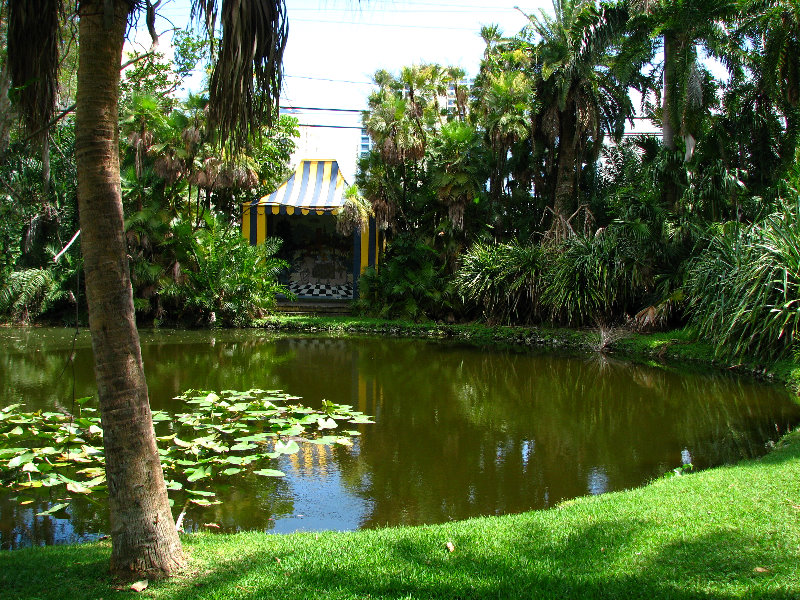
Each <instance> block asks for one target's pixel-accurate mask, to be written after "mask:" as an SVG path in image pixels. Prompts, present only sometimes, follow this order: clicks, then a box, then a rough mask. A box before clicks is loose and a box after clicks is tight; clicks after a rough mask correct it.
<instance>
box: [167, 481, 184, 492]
mask: <svg viewBox="0 0 800 600" xmlns="http://www.w3.org/2000/svg"><path fill="white" fill-rule="evenodd" d="M165 483H166V486H167V489H168V490H172V491H177V490H182V489H183V484H182V483H181V482H180V481H167V482H165Z"/></svg>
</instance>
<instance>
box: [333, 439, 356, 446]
mask: <svg viewBox="0 0 800 600" xmlns="http://www.w3.org/2000/svg"><path fill="white" fill-rule="evenodd" d="M336 443H337V444H339V445H340V446H352V445H353V442H351V441H350V440H349V439H348V438H346V437H342V438H338V439H337V440H336Z"/></svg>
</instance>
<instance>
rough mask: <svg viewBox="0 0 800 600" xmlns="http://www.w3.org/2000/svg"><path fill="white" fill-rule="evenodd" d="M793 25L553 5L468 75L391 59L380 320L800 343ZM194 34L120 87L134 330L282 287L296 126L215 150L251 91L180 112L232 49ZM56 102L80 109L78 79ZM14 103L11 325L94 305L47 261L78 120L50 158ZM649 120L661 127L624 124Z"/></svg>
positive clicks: (490, 43)
mask: <svg viewBox="0 0 800 600" xmlns="http://www.w3.org/2000/svg"><path fill="white" fill-rule="evenodd" d="M798 14H799V13H798V10H797V6H796V3H793V2H787V1H785V0H769V1H762V0H758V1H757V0H739V1H736V0H719V1H717V0H715V1H714V2H702V1H699V0H681V1H679V2H666V1H661V0H630V1H622V0H619V1H608V2H595V1H591V0H554V1H553V3H552V8H550V7H548V9H547V10H540V11H537V12H535V13H533V14H531V15H528V24H527V25H526V27H524V28H523V29H522V30H521V31H519V32H514V33H512V34H511V35H505V34H504V33H503V32H502V31H500V30H499V28H498V27H496V26H492V25H489V26H485V27H484V28H483V29H482V30H481V31H480V35H481V37H482V38H483V40H484V42H485V49H484V51H483V55H482V56H481V57H479V58H480V67H479V70H478V72H477V73H476V74H475V76H474V78H472V79H468V78H467V74H466V73H465V72H464V71H463V70H462V69H459V68H455V67H450V66H446V65H440V64H436V63H424V64H419V65H411V66H407V67H404V68H402V69H401V70H400V71H399V72H397V73H389V72H387V71H385V70H381V71H378V72H377V73H376V74H375V76H374V81H375V88H374V90H373V92H372V94H371V95H370V97H369V99H368V106H367V110H366V111H365V113H364V116H363V124H364V127H365V128H366V130H367V132H368V133H369V135H370V136H371V138H372V142H373V144H372V151H371V152H369V153H368V154H366V155H365V156H363V157H362V158H361V159H360V162H359V171H358V174H357V177H356V183H357V187H356V188H353V189H352V190H350V191H349V192H348V198H349V200H348V203H347V205H346V209H345V210H344V211H342V214H341V215H340V216H339V220H338V224H337V227H338V228H339V229H340V231H341V232H343V233H349V232H352V231H354V230H355V229H357V228H361V227H362V226H363V223H364V222H365V221H366V220H367V219H370V218H374V219H375V222H376V223H377V225H378V226H379V227H380V228H381V229H383V230H384V232H385V237H386V240H387V241H388V244H387V246H386V249H385V252H384V255H383V256H382V259H381V261H380V262H381V266H380V268H379V269H377V270H372V269H370V270H368V271H367V273H366V274H365V275H364V277H363V278H362V280H361V283H360V297H361V299H360V301H359V303H358V306H359V308H360V309H361V310H362V311H364V312H368V313H372V314H375V315H382V316H401V317H405V318H409V319H414V320H426V319H448V320H452V319H456V320H458V319H465V320H466V319H474V318H481V319H486V320H489V321H492V322H503V323H512V324H513V323H539V322H551V323H559V324H567V325H572V326H594V325H596V324H603V325H620V324H628V325H630V326H634V327H637V328H652V327H666V326H671V325H681V324H686V323H691V324H692V325H693V326H694V327H695V329H696V331H697V332H698V335H703V336H706V337H709V338H710V339H712V340H713V341H714V342H715V343H716V345H717V347H718V349H719V352H720V353H721V354H728V355H735V356H737V357H744V356H746V355H748V354H752V353H755V354H758V355H760V356H762V357H764V358H768V359H773V358H776V357H783V356H790V355H792V344H793V341H792V340H793V335H794V334H793V329H792V327H793V325H792V323H793V320H792V318H791V317H790V316H789V313H790V312H791V306H793V305H792V304H791V301H792V298H791V295H792V293H793V292H792V291H791V290H792V288H791V285H790V283H789V282H790V280H791V277H790V275H791V273H792V271H791V263H790V262H786V261H790V255H789V254H787V252H788V250H787V249H789V248H790V246H789V245H788V242H787V243H786V245H784V246H783V248H784V250H786V251H784V250H779V247H780V246H779V244H778V240H779V239H790V237H789V235H790V231H789V230H790V227H789V226H790V223H791V220H789V219H788V218H787V217H786V216H785V215H787V214H792V211H793V210H794V208H793V207H794V204H793V203H794V202H795V200H794V198H795V196H794V192H793V191H792V190H793V189H796V188H797V186H798V181H800V168H798V166H797V164H798V148H799V147H800V91H798V90H799V89H800V88H798V85H800V83H798V82H800V75H798V73H800V70H799V69H800V67H799V66H798V58H797V57H798V56H800V51H798V48H800V40H799V39H798V31H800V27H798V23H800V16H798ZM276 23H277V21H276ZM61 26H62V27H63V28H64V31H65V32H68V31H71V30H70V27H74V23H73V22H72V21H71V20H69V19H67V21H66V22H65V23H63V24H62V25H61ZM274 33H275V35H276V36H277V38H276V39H278V40H280V39H281V36H282V35H283V34H284V33H285V32H283V31H280V30H276V31H275V32H274ZM64 37H65V39H67V38H68V37H69V36H68V35H66V34H65V36H64ZM176 39H177V46H176V55H175V58H174V60H173V61H167V60H165V59H164V57H163V56H160V55H158V53H153V54H152V55H150V54H148V55H147V56H145V57H130V58H131V59H132V60H133V61H134V62H133V63H132V64H131V65H130V66H129V67H128V68H127V69H126V71H125V77H124V78H123V81H122V83H121V88H120V89H121V98H122V106H121V111H120V132H121V140H122V150H121V156H120V159H121V171H122V173H121V174H122V189H123V196H124V203H125V210H126V216H127V218H126V227H127V241H128V247H129V256H130V262H131V271H132V280H133V285H134V297H135V302H136V308H137V318H138V319H139V320H140V321H142V322H154V323H164V322H182V323H185V324H188V325H192V326H196V325H209V324H211V323H212V322H213V323H215V324H219V325H240V324H243V323H245V322H246V321H247V320H249V319H252V318H253V317H255V316H258V315H260V314H263V312H264V311H267V310H269V309H270V306H271V304H272V302H273V299H274V296H275V294H276V293H280V292H281V291H282V290H281V289H280V288H279V287H278V286H277V285H276V283H275V281H276V279H275V274H276V273H277V270H278V269H279V268H280V266H281V264H280V263H279V262H277V261H276V260H275V259H274V258H273V257H274V253H275V251H276V246H275V243H274V242H271V243H268V244H267V245H266V246H265V247H264V248H262V249H252V248H248V247H247V246H246V244H242V243H239V242H238V241H237V238H236V234H235V231H236V216H237V212H238V211H237V209H236V207H237V206H238V204H239V202H240V200H241V198H242V197H243V196H244V195H246V194H258V193H263V192H266V191H268V190H269V189H270V188H272V187H274V186H275V184H276V183H278V182H279V181H280V180H281V179H282V178H283V177H284V176H285V174H286V166H287V163H288V159H289V156H290V155H291V152H292V150H293V147H294V145H293V137H294V136H296V134H297V123H296V121H294V120H292V119H289V118H288V117H284V116H279V115H277V114H275V113H274V112H261V113H260V114H261V120H260V121H259V123H260V127H259V128H258V129H259V131H256V130H255V129H252V128H250V129H248V128H247V127H245V128H244V130H246V131H249V137H247V139H246V143H243V144H242V143H237V144H235V146H236V149H234V147H233V146H232V145H231V144H223V145H224V146H225V148H224V149H223V150H222V151H220V150H219V149H218V146H216V145H215V143H216V142H219V141H221V139H222V138H230V136H231V135H233V134H232V132H233V129H234V128H235V127H234V126H235V125H236V124H235V123H232V122H228V123H219V124H220V125H221V126H222V127H223V129H224V132H223V133H221V134H220V135H218V132H217V130H216V128H215V126H210V123H211V122H217V121H215V119H217V115H216V114H211V113H209V110H208V106H209V97H210V95H211V94H216V96H215V98H218V97H220V96H219V95H220V94H222V96H225V95H226V94H230V90H227V88H224V83H225V82H224V81H222V79H221V78H220V77H219V76H216V78H212V81H210V82H209V90H210V92H209V93H208V94H201V95H197V96H193V95H190V96H188V98H186V99H185V100H182V101H181V100H178V99H177V96H176V95H175V94H174V93H173V92H174V91H175V90H177V89H178V88H179V87H180V85H181V84H182V78H183V77H184V76H185V75H186V74H187V73H189V72H190V71H191V70H192V68H193V67H194V66H195V65H196V64H198V62H199V63H203V61H206V60H207V59H208V56H209V53H210V51H211V48H210V46H209V45H208V42H205V41H202V40H201V39H200V38H198V37H195V36H194V35H192V34H189V33H184V34H180V35H178V36H177V38H176ZM224 52H225V51H224V49H223V54H224ZM72 55H74V50H73V51H72V53H71V54H70V52H66V57H65V59H64V60H67V61H69V60H73V61H74V57H73V59H70V58H69V57H70V56H72ZM0 60H3V61H4V60H5V55H4V54H0ZM227 60H229V61H231V62H229V63H228V64H229V66H230V67H231V68H232V69H238V68H239V66H240V65H239V64H238V63H237V62H236V59H235V57H234V56H229V57H228V59H227ZM260 65H261V66H260V67H259V68H260V69H261V71H259V73H258V77H259V79H260V80H261V81H262V82H268V83H270V82H271V83H274V82H275V77H276V76H277V75H278V74H277V73H276V72H273V71H270V70H269V68H268V67H267V65H266V63H265V62H264V61H262V62H261V63H260ZM4 77H7V75H4ZM0 83H3V82H2V81H0ZM6 83H7V81H6ZM0 88H2V86H0ZM61 89H62V90H63V91H62V95H63V96H64V98H63V101H64V103H67V102H69V101H70V99H71V97H72V94H73V91H74V85H71V84H70V82H69V81H67V80H65V81H64V82H62V85H61ZM12 91H13V90H12ZM0 96H2V97H0V109H2V110H0V112H2V114H0V117H2V118H0V134H1V135H0V152H2V153H3V156H4V158H5V160H4V161H3V162H2V167H0V178H1V180H0V233H1V234H2V235H1V236H0V283H1V284H2V293H1V294H0V311H2V314H3V315H4V317H5V318H7V319H12V320H22V321H24V320H31V319H35V318H43V317H44V318H51V319H56V320H58V319H60V318H61V317H62V315H63V314H65V313H66V312H67V311H69V313H70V314H71V313H72V312H73V311H74V308H75V306H76V303H77V305H78V306H79V307H83V304H82V302H83V300H82V287H81V285H80V281H79V278H78V277H77V276H76V274H77V269H78V266H79V263H78V260H77V258H76V257H77V256H78V254H77V252H78V247H77V244H76V246H75V247H73V248H72V249H71V250H70V251H69V252H68V253H67V254H66V255H65V257H64V258H62V259H61V263H60V264H57V265H53V264H51V262H50V261H51V258H52V256H53V254H54V251H57V250H58V249H60V248H61V247H63V246H64V245H65V243H66V241H67V240H68V239H70V237H71V236H72V234H73V233H74V232H75V231H76V229H77V211H76V203H75V198H76V190H75V186H74V180H75V178H74V173H75V163H74V159H73V158H72V157H73V156H74V124H73V122H72V121H71V120H70V118H69V117H67V118H66V119H62V120H61V121H59V123H58V124H57V125H56V126H54V127H52V128H51V129H50V132H49V135H48V136H47V144H45V145H42V144H38V142H37V143H34V144H31V143H30V142H32V141H33V140H28V139H27V138H26V134H24V133H22V131H21V130H19V129H18V128H17V127H16V126H14V125H13V124H11V123H12V120H9V118H8V117H9V115H10V116H14V114H15V111H17V110H18V108H19V107H21V106H22V105H21V104H20V103H24V102H26V101H27V100H26V99H25V98H27V96H25V95H24V94H23V95H20V96H16V95H15V94H14V93H11V94H10V95H6V96H3V95H2V94H0ZM234 100H235V99H234V98H231V101H234ZM253 100H254V101H255V105H254V106H255V107H256V108H258V107H260V108H264V106H262V104H263V103H262V102H261V101H260V100H259V99H258V98H257V97H256V96H253ZM6 101H7V102H6ZM15 103H17V104H15ZM256 105H257V106H256ZM4 107H5V108H4ZM3 111H5V112H3ZM648 121H649V122H650V123H652V124H653V125H654V126H655V128H656V130H657V131H659V132H660V135H652V134H651V135H626V132H628V134H630V132H631V131H632V128H633V130H635V128H634V127H633V126H634V125H640V124H641V123H642V122H648ZM239 129H241V128H239ZM235 135H236V136H239V137H236V139H235V140H234V141H236V142H241V141H242V139H241V136H240V135H239V133H236V134H235ZM37 144H38V145H37ZM787 207H788V208H787ZM56 246H57V247H56ZM234 264H239V265H248V267H247V268H246V269H240V270H238V271H237V269H236V268H234V267H233V265H234ZM732 265H740V266H741V270H739V271H736V273H740V274H741V276H734V271H731V270H727V271H726V270H724V269H734V266H732ZM770 265H771V266H770ZM745 267H747V269H751V270H752V269H756V268H757V267H758V268H759V269H760V270H759V271H758V272H757V273H756V272H751V271H747V274H746V275H745ZM245 270H246V271H249V272H252V273H258V276H257V277H253V278H251V279H248V278H247V276H246V274H243V271H245ZM781 272H785V273H786V274H787V275H786V277H785V278H784V279H785V280H786V282H787V283H780V282H783V281H784V280H783V279H781V278H780V277H779V275H780V273H781ZM747 277H749V278H750V279H749V280H747ZM758 278H760V279H758ZM757 279H758V280H759V281H761V283H760V284H759V285H758V286H755V287H753V286H754V285H755V284H754V283H753V282H755V281H756V280H757ZM737 281H738V282H739V284H737V283H736V282H737ZM748 281H749V283H748ZM714 282H716V283H714ZM776 282H779V283H776ZM723 285H724V290H723V289H722V288H721V287H720V286H723ZM712 290H714V291H713V292H712ZM722 298H724V299H725V301H724V302H725V303H724V306H725V307H726V309H724V310H723V309H722V308H720V307H721V306H722V300H721V299H722ZM781 302H782V303H783V304H781ZM758 303H761V304H758ZM787 303H789V304H788V305H787ZM734 305H736V306H738V307H739V308H740V309H741V310H732V309H731V310H728V309H729V308H730V307H732V306H734ZM756 305H758V307H760V308H757V306H756ZM784 305H787V306H788V307H789V308H782V307H783V306H784ZM743 307H746V308H743ZM81 310H85V309H83V308H81ZM763 311H767V312H763ZM737 315H739V316H738V317H737ZM756 315H761V316H760V317H758V318H757V317H756ZM734 317H736V318H737V319H738V320H736V321H735V322H734V321H730V319H733V318H734ZM745 317H746V318H745ZM718 319H724V320H722V321H719V320H718Z"/></svg>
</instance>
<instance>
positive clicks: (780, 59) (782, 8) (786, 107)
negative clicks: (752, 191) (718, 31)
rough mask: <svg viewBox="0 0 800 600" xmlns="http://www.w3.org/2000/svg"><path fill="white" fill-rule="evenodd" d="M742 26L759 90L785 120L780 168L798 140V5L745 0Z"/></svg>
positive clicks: (791, 156) (775, 0)
mask: <svg viewBox="0 0 800 600" xmlns="http://www.w3.org/2000/svg"><path fill="white" fill-rule="evenodd" d="M745 11H746V14H747V15H748V17H746V18H744V19H743V21H744V23H743V28H744V29H745V31H747V32H748V34H749V35H748V37H749V39H750V41H751V45H752V48H753V51H752V52H751V53H749V54H748V58H750V59H751V63H750V65H749V66H750V68H751V69H752V70H753V71H754V73H755V75H756V77H755V79H756V85H757V88H758V90H759V91H761V92H763V93H764V95H765V96H766V97H767V98H770V99H771V101H772V102H773V103H774V104H775V105H776V107H777V109H778V110H777V111H775V112H779V113H781V114H782V115H783V116H784V118H785V120H786V127H785V128H784V135H783V136H782V140H781V143H780V156H781V162H782V166H783V168H786V167H787V166H788V165H789V164H791V163H793V162H794V160H795V149H796V148H797V144H798V141H800V5H798V3H797V2H794V1H792V0H749V1H748V2H747V3H746V6H745Z"/></svg>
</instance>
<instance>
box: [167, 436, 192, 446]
mask: <svg viewBox="0 0 800 600" xmlns="http://www.w3.org/2000/svg"><path fill="white" fill-rule="evenodd" d="M172 443H174V444H175V445H176V446H180V447H181V448H191V447H192V444H191V442H184V441H183V440H182V439H180V438H179V437H178V436H175V437H174V438H172Z"/></svg>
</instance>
